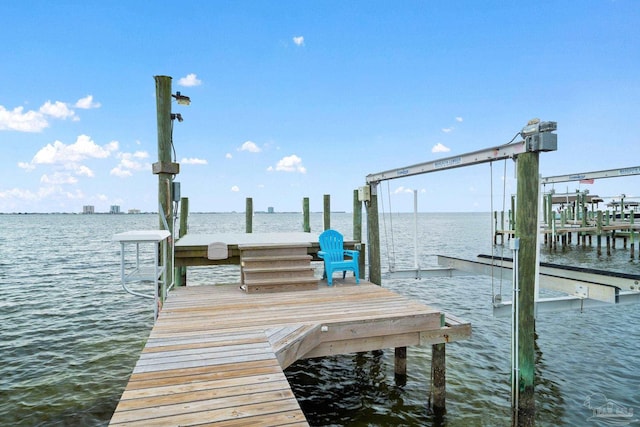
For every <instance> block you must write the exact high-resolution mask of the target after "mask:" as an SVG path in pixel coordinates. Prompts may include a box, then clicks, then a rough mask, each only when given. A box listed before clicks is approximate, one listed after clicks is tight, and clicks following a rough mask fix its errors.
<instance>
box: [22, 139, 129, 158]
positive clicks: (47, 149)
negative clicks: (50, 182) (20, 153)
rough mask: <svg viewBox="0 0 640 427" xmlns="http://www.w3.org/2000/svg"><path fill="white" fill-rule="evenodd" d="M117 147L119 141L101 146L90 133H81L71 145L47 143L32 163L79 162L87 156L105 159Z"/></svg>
mask: <svg viewBox="0 0 640 427" xmlns="http://www.w3.org/2000/svg"><path fill="white" fill-rule="evenodd" d="M117 148H118V143H117V141H112V142H110V143H109V144H107V145H105V146H104V147H100V146H99V145H98V144H96V143H95V142H94V141H93V140H92V139H91V137H89V136H88V135H80V136H78V138H77V139H76V142H74V143H73V144H70V145H66V144H64V143H62V142H60V141H55V142H54V143H53V144H47V145H46V146H44V147H43V148H41V149H40V151H38V152H37V153H36V155H35V156H33V160H31V163H32V164H34V165H39V164H65V163H72V162H79V161H81V160H84V159H87V158H98V159H104V158H106V157H109V156H110V155H111V153H112V152H113V151H115V150H116V149H117Z"/></svg>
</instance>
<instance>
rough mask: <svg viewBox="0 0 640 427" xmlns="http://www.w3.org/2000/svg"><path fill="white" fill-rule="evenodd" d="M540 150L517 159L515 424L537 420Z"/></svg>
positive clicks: (529, 423) (528, 423) (527, 423)
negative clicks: (517, 257)
mask: <svg viewBox="0 0 640 427" xmlns="http://www.w3.org/2000/svg"><path fill="white" fill-rule="evenodd" d="M539 163H540V153H539V152H527V153H522V154H520V155H518V158H517V179H518V182H517V194H518V201H517V207H516V218H517V221H516V229H515V231H516V237H517V238H519V239H520V250H519V262H518V271H517V274H518V283H519V288H520V290H519V293H518V325H517V329H516V330H514V332H513V333H515V334H518V335H517V336H518V340H517V342H518V346H517V359H518V360H517V362H518V365H517V366H518V371H517V372H514V375H517V382H516V384H517V390H512V393H513V400H512V409H513V410H514V418H513V420H514V423H513V424H514V425H517V426H519V427H520V426H533V425H534V422H535V396H534V375H535V372H534V371H535V369H534V368H535V347H534V346H535V307H534V299H535V281H536V262H537V260H536V256H537V244H538V243H537V239H538V234H539V233H538V220H537V215H535V214H532V212H538V189H539V169H540V165H539Z"/></svg>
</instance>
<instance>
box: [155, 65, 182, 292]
mask: <svg viewBox="0 0 640 427" xmlns="http://www.w3.org/2000/svg"><path fill="white" fill-rule="evenodd" d="M154 79H155V83H156V113H157V117H156V119H157V126H158V162H157V163H155V164H154V165H153V173H154V174H157V175H158V203H159V206H160V208H161V209H159V210H158V217H159V218H158V219H159V228H160V229H161V230H165V229H166V230H168V231H169V233H171V236H173V203H172V201H171V182H172V181H173V177H174V175H176V174H177V173H178V172H179V165H178V164H177V163H173V162H172V161H171V153H172V150H171V146H172V144H171V139H172V138H171V77H169V76H154ZM170 244H171V245H173V239H172V238H171V239H170ZM165 271H166V272H169V273H171V272H173V261H172V259H171V258H170V257H169V258H167V260H166V265H165ZM159 291H160V298H161V302H164V291H162V290H159Z"/></svg>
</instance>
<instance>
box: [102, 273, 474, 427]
mask: <svg viewBox="0 0 640 427" xmlns="http://www.w3.org/2000/svg"><path fill="white" fill-rule="evenodd" d="M352 280H353V279H351V280H349V278H347V279H346V280H339V281H338V283H337V284H336V286H333V287H328V286H327V285H326V282H320V284H319V286H318V289H317V290H315V289H314V290H304V291H296V292H277V293H267V294H247V293H246V292H243V291H242V290H240V289H239V288H238V285H237V284H234V285H215V286H214V285H211V286H193V287H180V288H176V289H174V290H173V291H172V292H171V293H170V294H169V298H168V299H167V301H166V302H165V305H164V307H163V308H162V311H161V312H160V315H159V317H158V319H157V321H156V323H155V325H154V327H153V329H152V331H151V334H150V336H149V339H148V341H147V343H146V346H145V348H144V350H143V351H142V354H141V356H140V359H139V360H138V362H137V364H136V366H135V368H134V370H133V373H132V375H131V377H130V380H129V383H128V385H127V387H126V389H125V391H124V393H123V395H122V398H121V400H120V402H119V404H118V406H117V408H116V411H115V413H114V414H113V417H112V419H111V423H110V425H112V426H119V425H131V426H135V425H144V426H150V425H176V426H177V425H182V426H184V425H196V424H197V425H216V426H238V425H251V426H279V425H282V426H284V425H286V426H307V425H308V423H307V421H306V419H305V417H304V414H303V413H302V411H301V409H300V406H299V404H298V402H297V401H296V399H295V396H294V395H293V392H292V391H291V388H290V387H289V384H288V382H287V379H286V377H285V375H284V372H283V369H285V368H286V367H287V366H289V365H290V364H291V363H293V362H295V361H296V360H299V359H304V358H310V357H321V356H327V355H333V354H344V353H352V352H357V351H368V350H375V349H383V348H392V347H406V346H412V345H426V344H436V343H444V342H451V341H455V340H458V339H465V338H468V337H469V336H470V334H471V325H470V324H469V323H467V322H463V321H460V320H458V319H455V318H453V317H451V316H445V315H444V313H441V312H440V311H439V310H436V309H434V308H431V307H428V306H426V305H424V304H420V303H417V302H414V301H411V300H409V299H407V298H405V297H403V296H401V295H398V294H395V293H393V292H391V291H390V290H388V289H385V288H382V287H380V286H377V285H374V284H371V283H369V282H364V281H362V282H361V284H360V285H359V286H356V285H354V284H353V282H352ZM444 319H446V321H445V322H443V323H441V322H442V320H444ZM442 324H444V326H442ZM425 395H426V393H425Z"/></svg>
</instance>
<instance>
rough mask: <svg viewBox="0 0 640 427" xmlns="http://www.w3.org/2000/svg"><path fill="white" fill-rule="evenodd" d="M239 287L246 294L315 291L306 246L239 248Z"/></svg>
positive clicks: (280, 245) (316, 283)
mask: <svg viewBox="0 0 640 427" xmlns="http://www.w3.org/2000/svg"><path fill="white" fill-rule="evenodd" d="M238 248H239V249H240V271H241V288H242V289H243V290H244V291H245V292H246V293H267V292H289V291H302V290H313V289H317V288H318V282H319V280H318V278H316V277H314V268H313V267H312V266H311V259H312V257H311V255H309V254H308V253H307V250H308V248H309V245H308V244H300V243H296V244H290V243H287V244H278V243H276V244H269V245H264V244H261V245H238Z"/></svg>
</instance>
